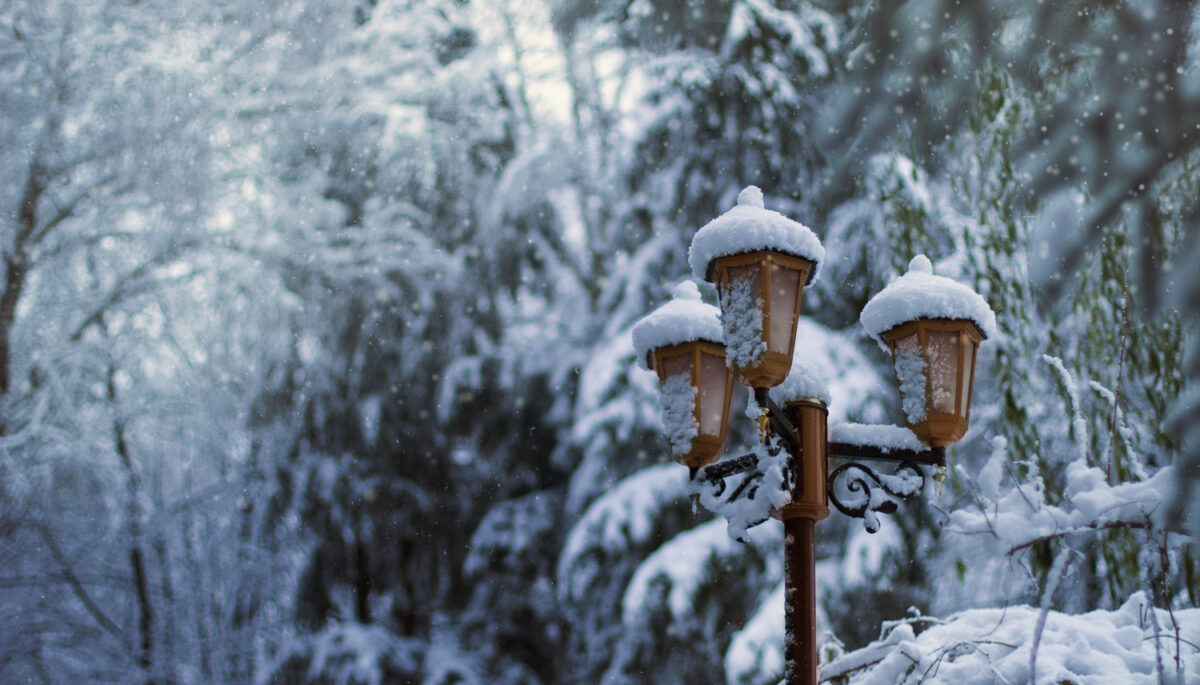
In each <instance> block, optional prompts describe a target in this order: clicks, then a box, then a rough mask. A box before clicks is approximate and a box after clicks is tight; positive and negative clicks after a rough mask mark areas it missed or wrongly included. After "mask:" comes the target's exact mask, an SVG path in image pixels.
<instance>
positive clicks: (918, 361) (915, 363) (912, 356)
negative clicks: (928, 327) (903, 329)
mask: <svg viewBox="0 0 1200 685" xmlns="http://www.w3.org/2000/svg"><path fill="white" fill-rule="evenodd" d="M892 354H893V355H894V357H895V367H896V380H897V381H898V382H899V385H900V404H901V406H902V408H903V409H904V414H905V416H907V417H908V420H909V422H910V423H911V422H915V421H920V420H922V419H924V418H925V358H924V357H922V356H921V346H920V344H919V343H918V342H917V334H916V332H913V333H912V334H911V335H906V336H904V337H903V338H900V339H898V340H896V341H894V342H893V343H892Z"/></svg>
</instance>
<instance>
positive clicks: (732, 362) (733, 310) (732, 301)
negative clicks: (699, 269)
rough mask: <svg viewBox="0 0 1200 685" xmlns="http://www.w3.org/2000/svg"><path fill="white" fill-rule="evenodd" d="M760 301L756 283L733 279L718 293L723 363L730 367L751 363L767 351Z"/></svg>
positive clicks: (744, 365)
mask: <svg viewBox="0 0 1200 685" xmlns="http://www.w3.org/2000/svg"><path fill="white" fill-rule="evenodd" d="M762 321H763V301H762V298H761V297H759V296H758V284H757V283H755V282H753V281H749V280H742V281H734V282H733V283H731V284H730V285H729V287H728V288H726V289H725V291H724V292H722V293H721V326H722V329H723V333H724V338H725V363H726V364H728V365H729V368H731V369H745V368H748V367H751V366H754V365H755V364H757V363H758V361H759V359H761V358H762V356H763V353H764V352H766V351H767V343H766V341H765V340H763V334H762V333H763V330H762Z"/></svg>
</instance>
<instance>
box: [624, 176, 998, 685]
mask: <svg viewBox="0 0 1200 685" xmlns="http://www.w3.org/2000/svg"><path fill="white" fill-rule="evenodd" d="M824 257H825V251H824V248H823V247H822V245H821V242H820V240H819V239H818V238H817V236H816V235H815V234H814V233H813V232H812V231H811V230H810V229H808V228H807V227H805V226H803V225H801V224H799V223H797V222H795V221H793V220H791V219H789V218H787V217H785V216H783V215H782V214H779V213H778V212H774V211H771V210H768V209H766V208H765V207H764V204H763V198H762V192H761V191H760V190H759V189H758V188H756V187H754V186H750V187H748V188H746V189H744V190H743V191H742V192H741V193H740V194H739V195H738V203H737V206H736V207H734V208H733V209H731V210H729V211H728V212H726V213H725V214H722V215H721V216H719V217H717V218H716V219H713V220H712V221H711V222H709V223H708V224H707V225H705V226H704V227H703V228H701V229H700V230H699V231H697V233H696V235H695V237H694V238H693V240H692V245H691V249H690V250H689V254H688V259H689V262H690V264H691V267H692V272H693V275H694V276H696V277H697V278H703V279H705V280H708V281H710V282H712V283H714V285H715V286H716V288H717V293H718V299H719V301H720V310H719V311H718V310H717V308H716V307H713V306H712V305H707V304H704V303H703V302H702V301H701V297H700V292H699V289H698V288H697V287H696V285H695V284H694V283H692V282H691V281H685V282H683V283H681V284H680V285H679V286H678V287H677V288H676V290H675V294H674V298H673V300H672V301H671V302H669V303H667V304H665V305H663V306H662V307H660V308H659V309H657V310H655V311H654V312H652V313H650V314H649V315H647V316H646V317H645V318H643V319H642V320H641V321H639V322H638V323H637V324H636V325H635V326H634V328H633V343H634V347H635V349H636V351H637V354H638V360H639V363H640V364H642V365H643V366H645V367H647V368H651V369H653V370H654V371H656V372H657V374H658V377H659V380H660V381H661V383H662V386H661V387H662V392H661V394H660V402H661V405H662V409H663V423H664V426H665V427H666V429H667V434H668V443H669V447H670V450H671V454H672V456H673V457H674V458H675V459H676V460H677V461H679V462H681V463H683V464H684V465H686V466H688V468H689V475H690V484H689V490H690V491H691V492H692V493H693V497H695V498H697V499H699V501H700V502H702V503H703V504H704V506H705V507H706V508H709V509H710V510H713V511H714V512H716V513H721V514H723V515H725V516H726V518H727V519H728V520H729V523H730V531H731V534H733V535H735V536H738V537H739V539H740V538H741V536H742V535H744V532H745V529H747V528H749V527H751V526H754V525H757V524H759V523H762V522H763V521H765V520H767V519H768V518H771V517H775V518H779V519H782V521H783V526H784V561H785V564H784V584H785V593H784V598H785V599H784V602H785V607H784V608H785V613H784V615H785V633H786V642H785V645H784V656H785V661H786V671H785V682H786V683H787V684H788V685H801V684H803V685H809V684H812V685H815V684H816V683H817V680H818V678H817V640H816V581H815V558H814V544H813V535H814V526H815V524H816V522H817V521H819V520H821V519H823V518H825V517H826V516H828V515H829V503H830V502H832V503H833V505H834V506H835V507H836V508H837V509H838V510H839V511H841V512H842V513H844V514H846V515H849V516H854V517H858V518H862V519H863V520H864V525H865V527H866V528H867V530H868V531H869V532H872V533H873V532H875V531H876V530H878V528H879V521H878V516H877V515H878V514H879V513H885V514H887V513H892V512H894V511H896V509H897V503H898V500H904V499H908V498H910V497H913V496H915V495H917V494H919V493H920V492H921V491H922V490H923V489H924V486H925V469H926V468H928V467H935V468H937V469H938V472H937V473H936V474H935V476H934V477H935V478H940V477H944V476H943V474H944V469H945V448H946V447H947V446H949V445H951V444H953V443H954V442H956V441H957V440H959V439H960V438H961V437H962V436H963V434H964V433H966V429H967V423H968V420H969V418H970V407H971V401H970V397H971V389H972V386H973V378H974V374H975V361H976V357H977V354H976V353H977V351H978V348H979V343H980V342H981V341H982V340H984V339H985V338H987V337H990V336H991V335H993V334H994V332H995V325H996V324H995V315H994V314H993V313H992V310H991V308H990V307H988V305H987V303H986V302H985V301H984V300H983V298H982V297H980V296H979V295H978V294H977V293H975V292H974V291H973V290H971V289H970V288H969V287H967V286H965V285H962V284H960V283H957V282H955V281H952V280H950V279H948V278H945V277H942V276H937V275H934V274H933V267H932V264H931V263H930V261H929V259H928V258H926V257H925V256H924V255H918V256H917V257H915V258H913V260H912V261H911V262H910V263H909V269H908V273H906V274H904V275H903V276H901V277H900V278H897V279H896V280H895V281H893V282H892V283H891V284H889V285H888V287H886V288H884V290H882V291H881V292H880V293H878V294H877V295H876V296H875V297H873V298H872V299H871V300H870V301H869V302H868V303H867V305H866V307H864V308H863V312H862V315H861V317H860V322H861V323H862V325H863V327H864V328H865V329H866V331H867V333H868V334H870V335H871V337H873V338H875V340H876V341H877V342H879V344H881V345H883V346H884V347H885V349H887V350H889V351H890V353H891V355H892V359H893V364H894V368H895V372H896V378H897V382H898V386H899V390H900V399H901V407H902V409H903V413H904V418H905V422H906V424H907V427H901V426H868V425H854V424H848V425H843V426H836V427H835V433H834V435H833V438H834V439H833V440H830V435H829V425H828V405H829V392H828V390H827V389H826V388H825V385H824V383H823V382H822V381H821V379H820V370H819V369H816V368H814V367H813V365H812V364H810V363H809V362H808V361H807V350H806V344H805V343H806V341H803V340H800V341H798V340H797V339H796V326H797V322H798V320H799V316H800V312H801V298H802V296H803V291H804V286H805V285H807V284H809V283H811V282H812V281H813V280H814V279H815V278H816V277H817V275H818V273H819V269H820V263H821V261H822V260H823V259H824ZM722 361H723V363H724V364H725V367H724V368H722V367H721V366H720V364H721V363H722ZM734 375H736V376H737V377H738V378H739V379H740V380H741V382H742V383H743V384H744V385H747V386H749V387H750V388H751V389H752V392H753V398H754V402H755V403H756V405H757V406H758V407H759V411H760V413H761V415H760V417H759V436H760V439H761V444H760V445H757V446H756V447H755V449H754V451H752V452H751V453H749V454H746V455H742V456H739V457H735V458H731V459H726V460H725V461H717V459H718V458H719V456H720V453H721V451H722V449H723V445H724V440H725V432H726V427H727V422H728V419H727V417H728V414H729V405H730V398H731V394H732V385H733V384H732V377H733V376H734ZM833 457H838V458H842V459H849V460H851V461H848V462H847V463H845V464H842V465H841V466H839V467H838V468H837V469H835V470H834V471H833V472H832V473H830V472H829V462H830V459H831V458H833ZM855 460H868V461H878V462H885V463H892V464H894V465H895V468H894V470H893V471H892V473H881V472H879V471H877V470H876V469H875V468H873V467H872V466H869V465H867V464H864V463H862V462H861V461H855ZM729 479H734V480H736V481H737V484H736V485H735V486H733V487H729V486H728V485H727V483H726V481H727V480H729Z"/></svg>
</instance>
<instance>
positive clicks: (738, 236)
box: [688, 186, 825, 284]
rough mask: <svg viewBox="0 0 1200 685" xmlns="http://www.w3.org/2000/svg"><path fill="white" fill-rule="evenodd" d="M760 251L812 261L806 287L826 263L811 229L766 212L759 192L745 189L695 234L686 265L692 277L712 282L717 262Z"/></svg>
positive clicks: (749, 188)
mask: <svg viewBox="0 0 1200 685" xmlns="http://www.w3.org/2000/svg"><path fill="white" fill-rule="evenodd" d="M759 250H774V251H777V252H782V253H784V254H789V255H793V256H796V257H800V258H801V259H806V260H808V261H810V262H812V263H813V264H812V269H811V271H810V272H809V273H808V280H807V281H806V282H805V283H806V284H808V283H812V282H813V281H815V280H816V279H817V273H818V272H819V271H820V268H821V262H822V261H824V260H825V248H824V247H823V246H822V245H821V239H820V238H818V237H817V235H816V234H815V233H813V232H812V229H810V228H809V227H807V226H805V225H804V224H802V223H800V222H798V221H794V220H792V219H789V218H788V217H786V216H784V215H782V214H780V213H779V212H776V211H774V210H770V209H766V208H765V207H764V205H763V194H762V190H760V189H759V188H758V186H746V187H745V188H744V189H742V192H740V193H738V197H737V205H736V206H735V207H734V208H733V209H731V210H729V211H728V212H725V213H724V214H722V215H721V216H719V217H717V218H715V219H713V220H712V221H710V222H708V223H707V224H705V225H704V227H703V228H701V229H700V230H699V231H696V235H695V236H694V237H693V238H692V246H691V248H689V249H688V264H689V265H691V267H692V275H693V276H695V277H696V278H700V279H704V280H706V281H712V280H713V279H712V278H709V269H710V268H712V267H713V266H714V265H713V262H714V261H716V260H717V259H720V258H721V257H728V256H730V255H737V254H745V253H747V252H757V251H759Z"/></svg>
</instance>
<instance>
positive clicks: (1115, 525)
mask: <svg viewBox="0 0 1200 685" xmlns="http://www.w3.org/2000/svg"><path fill="white" fill-rule="evenodd" d="M1121 528H1134V529H1138V530H1149V529H1150V524H1149V523H1139V522H1137V521H1110V522H1108V523H1104V524H1099V523H1096V524H1092V525H1090V526H1081V527H1079V528H1067V529H1063V530H1057V531H1055V532H1053V533H1051V534H1049V535H1043V536H1041V537H1039V538H1034V539H1033V540H1030V541H1028V542H1023V543H1021V544H1019V545H1017V546H1016V547H1013V548H1012V549H1010V550H1008V552H1006V553H1005V554H1006V556H1012V555H1013V554H1016V553H1017V552H1019V551H1021V550H1023V549H1026V548H1029V547H1033V546H1034V545H1036V544H1038V543H1042V542H1049V541H1051V540H1057V539H1059V538H1063V537H1066V536H1068V535H1074V534H1075V533H1088V532H1094V531H1097V530H1106V529H1121ZM1173 532H1175V531H1173Z"/></svg>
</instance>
